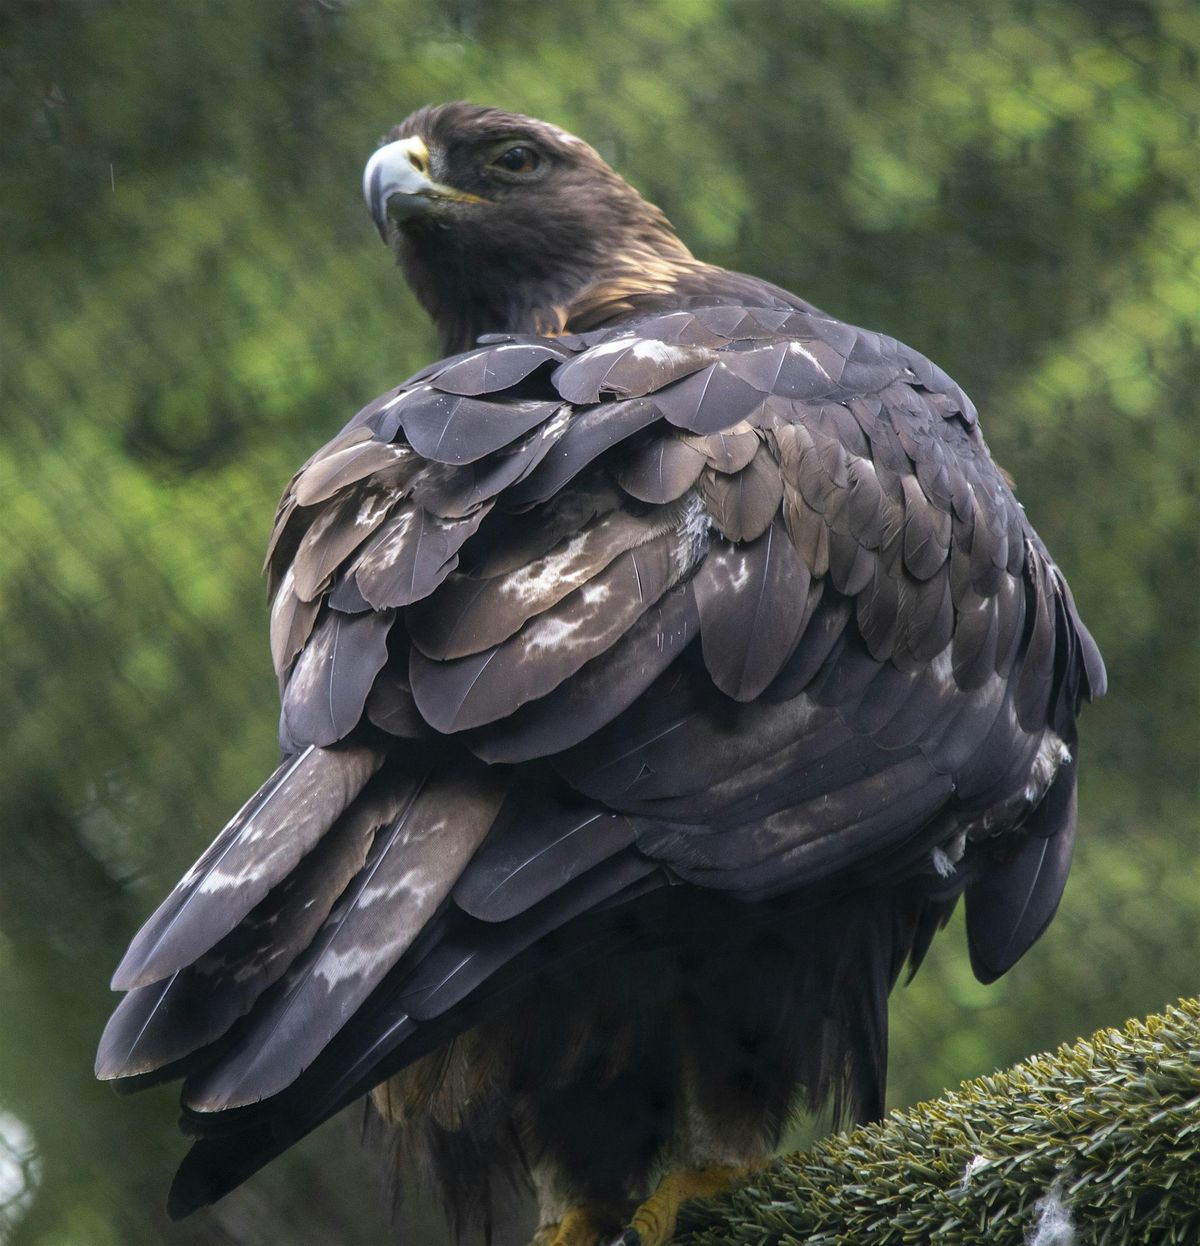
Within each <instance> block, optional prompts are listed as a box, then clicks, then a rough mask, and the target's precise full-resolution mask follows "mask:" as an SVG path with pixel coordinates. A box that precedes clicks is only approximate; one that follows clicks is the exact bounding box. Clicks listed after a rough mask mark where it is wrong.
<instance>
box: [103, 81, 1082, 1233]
mask: <svg viewBox="0 0 1200 1246" xmlns="http://www.w3.org/2000/svg"><path fill="white" fill-rule="evenodd" d="M364 192H365V195H366V199H367V203H368V206H369V208H370V211H371V214H372V217H373V219H374V221H375V224H376V226H377V227H378V229H379V231H380V234H381V235H382V237H383V238H384V240H385V241H386V242H387V244H388V245H389V246H390V247H391V249H392V250H393V252H394V253H395V255H396V258H397V260H398V262H399V264H400V266H401V268H402V270H403V272H404V274H405V277H406V278H407V280H408V282H409V284H410V286H411V287H412V289H413V291H414V292H415V293H416V295H417V297H418V298H419V299H420V301H421V302H422V304H423V305H424V307H425V308H426V310H427V311H428V312H429V314H430V316H431V317H432V318H433V320H434V323H435V324H436V326H437V329H438V333H439V337H440V342H441V346H442V349H443V352H444V353H445V354H446V356H447V357H446V358H444V359H442V360H440V361H439V362H437V363H435V364H433V365H431V366H430V367H428V368H425V369H424V370H423V371H421V372H420V373H418V374H417V375H416V376H414V377H412V378H411V379H410V380H408V381H406V382H405V383H404V384H403V385H400V386H399V387H397V388H396V389H393V390H391V391H389V392H388V393H387V394H384V395H383V396H382V397H380V398H378V399H376V400H375V401H374V402H372V403H370V404H369V405H368V406H367V407H365V408H364V409H363V410H362V411H361V412H359V414H358V415H357V416H355V417H354V419H353V420H351V422H350V423H349V424H348V425H347V426H346V428H345V429H344V430H343V431H342V432H341V433H340V434H338V436H337V437H335V438H334V439H333V441H331V442H330V443H329V444H328V445H327V446H326V447H324V449H322V450H319V451H318V452H317V453H316V454H315V455H314V456H313V457H312V458H311V459H310V460H309V462H308V463H306V464H305V465H304V467H303V468H301V470H300V471H299V472H298V473H297V474H296V476H295V477H294V478H293V479H292V481H291V483H290V484H289V485H288V487H287V490H286V491H285V493H284V496H283V499H282V501H281V503H280V507H279V511H278V514H277V517H276V523H275V530H274V532H273V534H272V538H271V545H270V550H269V553H268V558H267V566H268V571H269V576H270V586H271V593H272V605H271V629H270V631H271V652H272V656H273V659H274V662H275V668H276V673H277V675H278V677H279V683H280V688H281V694H282V714H281V720H280V742H281V746H282V749H283V754H284V757H283V761H282V762H281V765H280V767H279V769H278V770H277V771H276V772H275V773H274V774H273V775H272V776H271V777H270V778H269V779H268V780H267V782H266V783H265V784H264V785H263V787H262V788H261V789H260V790H259V792H257V793H256V794H255V795H254V796H253V797H251V799H250V801H249V802H247V804H246V805H245V806H244V807H243V809H242V810H241V811H240V812H239V813H238V814H237V816H236V817H235V818H234V819H233V821H232V822H231V823H230V824H229V826H228V827H226V829H225V830H224V831H223V832H222V833H221V835H220V836H219V837H218V839H217V840H216V841H215V843H214V844H213V846H212V847H211V848H210V849H209V850H208V851H207V852H206V853H205V854H204V855H203V856H202V857H201V859H200V860H199V862H197V865H196V866H195V867H193V869H192V870H191V871H189V873H188V875H187V876H186V877H185V878H184V879H183V880H182V881H181V882H180V884H179V885H178V886H177V887H176V888H175V890H174V891H173V892H172V893H171V895H170V896H169V897H168V898H167V899H166V900H165V901H164V902H163V904H162V906H161V907H160V908H159V910H158V911H157V912H156V913H155V914H154V916H153V917H151V919H150V920H149V922H148V923H147V924H146V926H145V927H144V928H143V930H142V932H141V933H140V934H139V935H138V936H137V938H136V939H135V940H134V942H133V944H132V945H131V947H130V950H129V952H128V953H127V955H126V957H125V959H124V960H123V961H122V964H121V966H120V968H119V969H118V971H117V974H116V977H115V979H114V985H115V986H116V987H118V988H120V989H123V990H126V991H127V992H128V994H126V996H125V998H124V1000H123V1001H122V1003H121V1004H120V1006H119V1007H118V1009H117V1011H116V1012H115V1014H114V1016H113V1018H112V1020H111V1022H110V1023H109V1026H108V1029H107V1030H106V1031H105V1034H104V1037H103V1040H102V1042H101V1047H100V1053H99V1056H98V1061H97V1071H98V1073H99V1075H100V1076H101V1077H105V1078H111V1079H118V1080H125V1081H127V1082H129V1083H130V1084H132V1085H141V1084H149V1083H151V1082H154V1081H157V1080H163V1079H169V1078H179V1077H182V1078H183V1079H184V1080H183V1102H184V1107H185V1123H186V1126H187V1128H188V1130H189V1132H191V1133H193V1134H194V1135H195V1136H196V1138H197V1141H196V1142H195V1145H194V1146H193V1149H192V1151H191V1153H190V1155H189V1156H188V1157H187V1159H186V1160H185V1162H184V1164H183V1166H182V1167H181V1169H180V1172H179V1176H178V1177H177V1179H176V1183H175V1186H174V1188H173V1190H172V1194H171V1201H170V1206H171V1210H172V1212H173V1213H174V1214H185V1213H187V1212H189V1211H192V1210H194V1209H195V1208H197V1207H200V1206H202V1205H203V1204H205V1203H207V1202H211V1201H212V1200H213V1199H216V1198H219V1197H221V1196H222V1195H223V1194H225V1193H227V1192H228V1191H229V1190H230V1189H232V1188H233V1187H235V1186H236V1185H238V1184H239V1183H240V1182H242V1181H243V1180H245V1179H246V1178H247V1177H248V1176H249V1175H251V1174H252V1173H253V1172H254V1171H256V1170H257V1169H258V1168H260V1167H261V1166H262V1165H263V1164H265V1163H267V1162H268V1161H269V1160H270V1159H271V1158H273V1157H274V1156H275V1155H277V1154H279V1153H280V1152H282V1151H283V1150H285V1149H286V1148H287V1147H288V1146H290V1145H291V1144H292V1143H293V1142H295V1141H296V1140H298V1139H299V1138H300V1137H302V1136H303V1135H304V1134H306V1133H307V1132H308V1131H310V1130H311V1129H313V1128H315V1127H316V1126H317V1125H318V1124H320V1123H321V1122H322V1121H323V1120H325V1119H327V1118H328V1117H329V1116H331V1115H332V1114H333V1113H335V1112H337V1111H338V1110H339V1109H340V1108H342V1107H344V1106H345V1105H347V1104H348V1103H350V1102H352V1101H353V1100H355V1099H357V1098H360V1097H361V1096H363V1095H366V1094H368V1093H371V1092H373V1097H374V1098H375V1101H376V1104H377V1106H378V1107H379V1108H380V1110H381V1111H382V1112H383V1113H384V1115H385V1116H386V1117H387V1118H388V1120H389V1121H391V1122H392V1123H393V1124H394V1125H395V1127H396V1128H397V1129H398V1130H399V1131H400V1132H401V1135H402V1141H403V1144H404V1145H405V1146H406V1147H407V1149H408V1150H409V1151H410V1152H413V1153H417V1154H419V1155H421V1156H423V1158H424V1161H425V1167H426V1168H427V1169H430V1170H432V1173H433V1176H434V1178H435V1180H436V1181H437V1182H438V1183H439V1185H440V1188H441V1190H442V1193H443V1198H444V1200H445V1203H446V1206H447V1210H448V1213H449V1214H450V1218H451V1219H452V1220H455V1221H457V1222H459V1223H460V1224H466V1223H469V1222H470V1221H471V1219H472V1218H473V1217H478V1218H484V1219H486V1217H487V1214H488V1212H487V1208H486V1205H485V1204H486V1202H487V1198H488V1191H489V1190H491V1189H493V1188H495V1187H496V1184H497V1181H496V1179H497V1178H498V1177H500V1176H512V1175H513V1174H516V1175H517V1176H518V1177H521V1178H526V1179H528V1180H529V1181H530V1182H531V1184H532V1186H533V1188H534V1189H535V1190H536V1193H537V1201H538V1204H539V1215H540V1225H541V1227H540V1228H539V1229H538V1233H537V1236H536V1237H535V1241H536V1242H537V1243H539V1246H599V1244H600V1243H607V1242H608V1241H610V1240H612V1241H620V1242H623V1243H627V1244H634V1243H641V1246H661V1243H663V1242H665V1241H667V1240H668V1239H669V1237H670V1235H671V1233H672V1232H673V1225H674V1216H675V1211H676V1210H677V1208H678V1205H679V1203H680V1201H681V1200H682V1199H684V1198H687V1197H691V1196H694V1195H699V1194H705V1193H711V1192H715V1191H717V1190H719V1189H722V1188H724V1187H726V1186H728V1185H729V1184H730V1183H732V1182H734V1181H736V1180H739V1179H741V1178H742V1177H743V1176H744V1175H745V1174H746V1173H748V1172H750V1171H752V1170H753V1169H754V1167H755V1166H757V1165H760V1164H761V1163H763V1162H764V1161H765V1159H766V1158H767V1157H768V1156H769V1155H770V1153H771V1150H772V1148H773V1147H774V1146H775V1145H777V1143H778V1141H779V1139H780V1136H781V1133H782V1130H783V1127H784V1124H785V1122H786V1120H787V1118H788V1114H789V1112H790V1111H791V1110H792V1109H793V1108H794V1107H796V1106H802V1107H805V1108H807V1109H810V1110H816V1109H819V1108H820V1107H821V1106H822V1105H823V1104H825V1103H826V1102H828V1101H832V1103H833V1106H834V1108H835V1109H836V1110H839V1111H841V1110H845V1111H846V1112H848V1113H849V1114H851V1115H853V1116H854V1117H855V1118H857V1119H865V1118H870V1117H872V1116H876V1115H878V1114H879V1113H880V1112H881V1111H882V1107H883V1090H884V1075H885V1069H886V1044H887V1014H886V1005H887V996H888V993H889V991H890V989H891V987H892V985H893V984H894V983H895V981H896V979H897V977H898V976H899V974H900V973H901V971H902V970H903V968H904V966H905V965H906V964H909V965H911V966H912V967H913V968H915V967H916V966H917V964H919V962H920V960H921V958H922V956H923V955H924V953H925V951H926V949H927V947H928V945H929V941H930V939H931V938H932V937H933V935H934V933H935V932H936V930H937V929H938V928H939V927H940V926H941V925H942V924H943V923H944V922H945V920H946V919H947V917H948V916H949V914H950V912H951V911H952V909H953V908H954V906H955V904H956V903H957V901H958V899H959V898H960V896H961V897H965V902H966V919H967V933H968V939H969V944H970V954H971V961H972V965H973V967H974V969H975V972H976V974H977V975H978V976H979V977H980V978H981V979H982V980H984V981H991V980H992V979H994V978H996V977H998V976H999V975H1000V974H1002V973H1004V972H1005V970H1007V969H1008V968H1009V967H1010V966H1011V965H1012V964H1013V963H1014V962H1015V961H1016V960H1017V959H1018V958H1019V957H1020V956H1021V955H1022V954H1023V953H1024V952H1025V951H1026V950H1027V949H1028V948H1029V947H1030V945H1031V944H1032V943H1033V942H1034V941H1035V940H1036V939H1037V938H1038V936H1039V935H1040V934H1041V932H1042V930H1043V929H1044V928H1045V926H1046V924H1047V923H1048V922H1049V920H1050V918H1051V917H1052V916H1053V913H1054V911H1055V908H1056V907H1057V904H1058V901H1059V897H1060V895H1061V893H1062V888H1063V885H1064V882H1065V879H1066V874H1067V870H1068V868H1069V863H1070V856H1071V847H1072V842H1073V838H1074V829H1075V789H1076V765H1077V763H1076V753H1077V749H1076V728H1075V719H1076V715H1077V713H1078V711H1079V708H1080V705H1081V703H1082V701H1084V700H1085V699H1089V698H1091V697H1094V696H1098V695H1100V694H1101V693H1102V692H1103V690H1104V678H1105V677H1104V668H1103V664H1102V662H1101V660H1100V655H1099V653H1098V651H1097V649H1096V646H1095V645H1094V643H1093V642H1092V639H1091V637H1090V636H1089V635H1088V632H1087V630H1086V629H1085V628H1084V626H1083V624H1082V623H1081V622H1080V619H1079V617H1078V615H1077V613H1076V610H1075V606H1074V603H1073V602H1072V599H1071V595H1070V591H1069V590H1068V588H1067V585H1066V582H1065V580H1064V579H1063V577H1062V574H1061V573H1060V572H1059V570H1058V568H1057V567H1056V566H1055V565H1054V563H1053V561H1052V560H1051V558H1050V556H1049V554H1048V553H1047V551H1046V549H1045V547H1044V546H1043V545H1042V543H1041V541H1040V540H1039V539H1038V537H1037V535H1036V533H1035V532H1034V531H1033V529H1032V527H1031V526H1030V525H1029V522H1028V520H1027V519H1026V517H1025V514H1024V511H1023V510H1022V508H1021V506H1020V505H1019V504H1018V503H1017V501H1016V500H1015V498H1014V496H1013V493H1012V491H1011V489H1010V487H1009V485H1008V483H1007V482H1006V479H1005V477H1004V475H1003V474H1002V473H1001V471H1000V470H999V469H998V468H997V467H996V466H995V464H994V463H993V462H992V460H991V457H990V456H989V454H988V451H987V447H986V446H985V444H984V441H983V438H982V435H981V433H980V429H979V424H978V422H977V417H976V412H975V409H974V407H973V406H972V404H971V402H970V400H969V399H968V398H967V397H966V395H965V394H964V393H963V392H962V390H961V389H959V387H958V386H957V385H956V384H955V383H954V382H953V381H952V380H951V379H950V378H949V377H947V376H946V375H945V373H943V372H942V371H941V370H940V369H939V368H937V367H936V366H935V365H934V364H932V363H930V362H929V361H928V360H927V359H925V358H923V357H922V356H921V355H919V354H918V353H917V352H915V351H913V350H910V349H909V348H908V347H906V346H904V345H902V344H901V343H899V342H897V341H895V340H893V339H892V338H889V337H885V336H883V335H882V334H879V333H873V332H869V331H866V330H863V329H857V328H854V327H853V326H850V325H847V324H844V323H841V322H840V321H837V320H835V319H833V318H831V317H829V316H827V315H825V314H824V313H822V312H820V311H818V310H817V309H816V308H814V307H813V306H811V305H810V304H808V303H806V302H804V301H803V300H802V299H799V298H796V297H795V296H793V295H791V294H789V293H787V292H786V291H784V290H782V289H780V288H778V287H776V286H773V285H771V284H769V283H768V282H765V281H762V280H759V279H757V278H754V277H749V276H745V275H743V274H739V273H732V272H728V271H725V270H723V269H720V268H715V267H713V266H710V265H707V264H704V263H702V262H700V261H699V260H697V259H696V258H694V257H693V256H692V255H691V253H690V252H689V251H688V250H687V248H686V247H685V246H684V244H683V243H682V242H681V241H680V240H679V239H678V237H677V236H676V235H675V233H674V232H673V230H672V229H671V226H670V225H669V223H668V222H667V220H666V219H665V217H664V216H663V215H662V213H661V212H660V211H659V210H658V209H657V208H655V207H654V206H653V205H651V204H649V203H647V202H646V201H645V200H643V199H642V198H641V197H640V196H639V195H638V194H637V192H636V191H635V190H634V189H633V188H632V187H630V186H629V185H628V183H626V182H625V181H623V180H622V179H621V178H620V177H619V176H618V175H617V174H616V173H615V172H613V170H612V169H610V168H609V167H608V166H607V165H606V164H605V163H604V162H603V161H602V160H601V159H600V157H599V156H598V155H597V154H596V152H595V151H594V150H593V149H592V148H591V147H589V146H588V145H587V144H585V143H583V142H582V141H580V140H579V139H577V138H575V137H574V136H572V135H570V134H567V133H565V132H564V131H562V130H559V129H557V128H556V127H554V126H551V125H548V124H546V123H544V122H540V121H536V120H534V119H532V118H529V117H524V116H520V115H517V114H512V113H505V112H500V111H498V110H495V109H490V108H478V107H475V106H472V105H468V104H450V105H444V106H440V107H430V108H423V109H421V110H419V111H418V112H416V113H414V114H412V116H410V117H409V118H408V119H407V120H405V121H404V122H402V123H401V124H400V125H399V126H398V127H396V129H395V130H394V131H393V132H392V134H391V135H390V136H389V139H388V141H387V142H386V144H385V145H384V146H382V147H381V148H380V149H379V150H378V151H377V152H376V153H375V154H374V155H373V156H372V157H371V159H370V161H369V163H368V165H367V168H366V172H365V175H364ZM663 1174H665V1175H663ZM658 1178H661V1179H660V1180H658V1181H657V1185H656V1184H655V1182H656V1179H658Z"/></svg>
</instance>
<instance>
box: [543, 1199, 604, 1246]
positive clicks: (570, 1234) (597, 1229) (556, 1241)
mask: <svg viewBox="0 0 1200 1246" xmlns="http://www.w3.org/2000/svg"><path fill="white" fill-rule="evenodd" d="M613 1223H614V1222H613V1221H612V1220H611V1219H608V1218H600V1217H597V1215H596V1213H595V1211H594V1210H593V1209H591V1208H588V1207H572V1208H571V1210H570V1211H568V1212H567V1214H566V1215H565V1216H563V1218H562V1219H561V1220H560V1221H559V1222H558V1223H557V1224H547V1225H543V1226H542V1227H541V1228H540V1229H538V1231H537V1232H536V1233H535V1234H534V1235H533V1241H532V1243H531V1244H530V1246H601V1243H602V1242H603V1241H604V1240H605V1235H606V1233H610V1232H611V1231H612V1226H613Z"/></svg>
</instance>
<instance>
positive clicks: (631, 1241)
mask: <svg viewBox="0 0 1200 1246" xmlns="http://www.w3.org/2000/svg"><path fill="white" fill-rule="evenodd" d="M753 1171H754V1170H753V1169H751V1168H733V1167H725V1166H716V1165H714V1166H713V1167H710V1168H681V1169H678V1170H677V1171H675V1172H669V1173H667V1175H666V1176H665V1177H663V1179H662V1180H661V1181H660V1182H659V1183H658V1188H657V1189H656V1190H655V1191H654V1193H653V1194H651V1195H650V1197H649V1198H648V1199H647V1200H646V1201H645V1202H644V1203H643V1204H642V1205H641V1206H640V1207H639V1208H638V1209H637V1211H635V1212H634V1213H633V1219H632V1220H631V1221H630V1223H629V1228H628V1229H626V1230H625V1232H624V1234H622V1236H621V1237H619V1238H618V1239H617V1241H618V1242H621V1243H622V1246H666V1243H667V1242H669V1241H670V1240H671V1238H672V1236H674V1233H675V1221H676V1220H677V1219H678V1217H679V1209H680V1207H681V1206H682V1205H683V1204H684V1203H686V1202H687V1201H688V1199H692V1198H713V1197H714V1196H716V1195H717V1194H724V1193H725V1192H726V1191H727V1190H731V1189H732V1188H733V1187H734V1186H736V1185H740V1184H741V1183H742V1182H743V1181H745V1180H746V1178H747V1177H749V1176H750V1174H751V1173H752V1172H753ZM634 1234H636V1237H635V1236H634Z"/></svg>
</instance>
